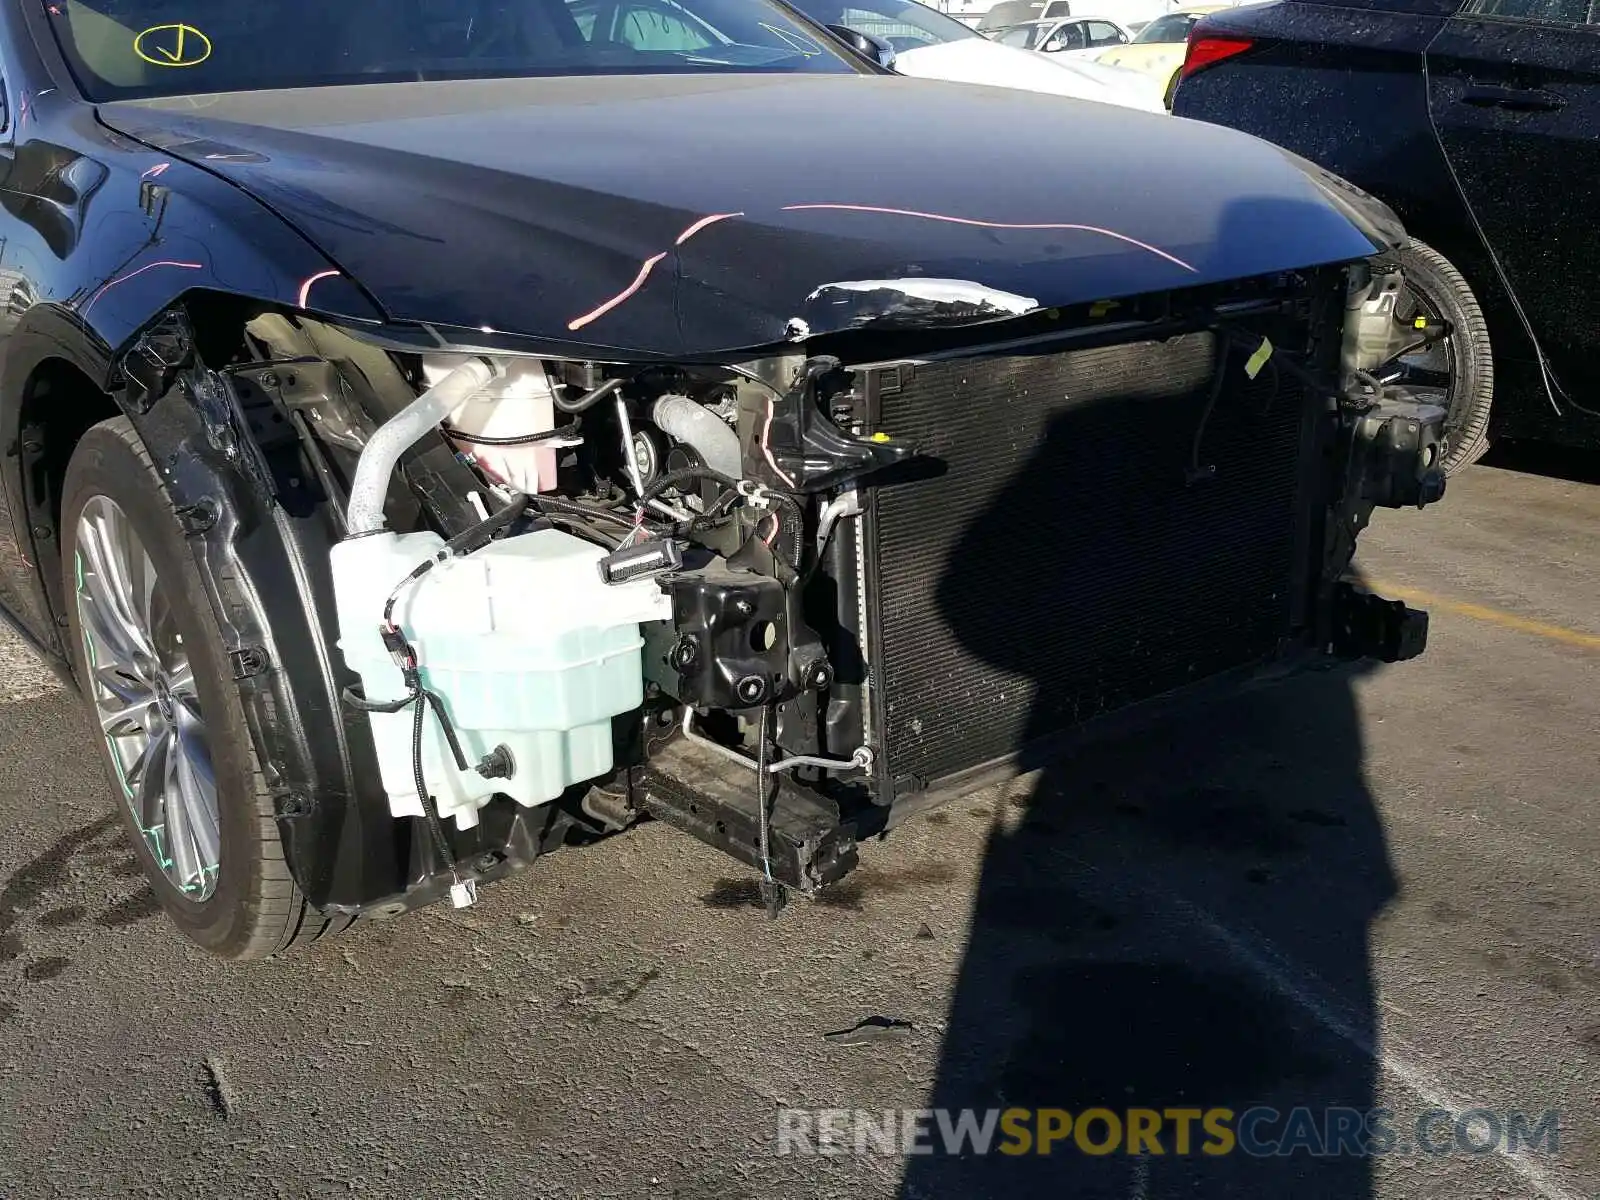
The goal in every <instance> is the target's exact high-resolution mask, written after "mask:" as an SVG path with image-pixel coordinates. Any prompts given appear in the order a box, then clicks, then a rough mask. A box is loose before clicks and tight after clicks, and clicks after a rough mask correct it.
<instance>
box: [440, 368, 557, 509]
mask: <svg viewBox="0 0 1600 1200" xmlns="http://www.w3.org/2000/svg"><path fill="white" fill-rule="evenodd" d="M469 358H470V356H469V355H465V354H430V355H428V356H427V357H426V358H424V359H423V361H422V379H423V384H424V385H425V386H427V387H432V386H433V385H434V384H436V383H438V382H439V381H440V380H441V379H443V378H444V377H445V376H446V375H449V374H450V372H451V371H453V370H455V369H456V368H457V367H459V366H460V365H461V364H462V363H464V362H466V361H468V359H469ZM500 362H501V365H502V366H503V367H504V374H502V375H499V376H497V377H496V378H494V379H493V380H491V381H490V382H489V384H488V385H487V386H486V387H484V388H483V389H482V390H481V391H479V392H477V393H476V394H475V395H474V396H472V397H471V398H470V399H468V400H467V401H466V402H465V403H464V404H462V405H461V406H460V407H459V408H457V409H456V410H455V411H454V412H452V413H451V414H450V415H449V416H448V417H446V418H445V426H446V429H445V432H446V433H451V434H455V435H456V446H457V448H458V449H460V450H461V451H463V452H464V453H467V454H470V455H471V456H472V458H473V460H474V461H475V462H476V463H477V465H478V467H479V468H480V469H481V470H483V472H484V473H485V474H487V475H489V476H490V477H492V478H493V479H495V480H498V481H499V482H501V483H504V484H505V485H506V486H508V487H511V488H514V489H515V490H517V491H519V492H523V493H525V494H529V493H533V492H548V491H549V490H550V489H551V488H553V487H555V484H556V452H555V450H553V449H551V448H550V447H548V446H539V445H537V444H534V445H528V446H505V445H495V444H494V441H497V440H500V439H505V438H519V437H526V436H527V435H528V434H530V433H548V432H549V431H550V430H552V429H554V428H555V415H556V409H555V401H554V399H553V396H552V393H551V388H550V381H549V379H548V378H546V376H545V372H544V367H543V365H542V364H541V363H540V362H539V360H538V359H536V358H506V359H502V360H500ZM477 439H491V440H477Z"/></svg>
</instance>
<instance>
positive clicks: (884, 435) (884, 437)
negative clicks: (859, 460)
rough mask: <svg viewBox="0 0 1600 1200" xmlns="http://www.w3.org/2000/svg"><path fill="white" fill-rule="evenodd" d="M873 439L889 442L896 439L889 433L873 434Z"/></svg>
mask: <svg viewBox="0 0 1600 1200" xmlns="http://www.w3.org/2000/svg"><path fill="white" fill-rule="evenodd" d="M872 440H873V441H875V442H889V441H893V440H894V439H893V438H891V437H890V436H889V435H888V434H887V433H875V434H873V435H872Z"/></svg>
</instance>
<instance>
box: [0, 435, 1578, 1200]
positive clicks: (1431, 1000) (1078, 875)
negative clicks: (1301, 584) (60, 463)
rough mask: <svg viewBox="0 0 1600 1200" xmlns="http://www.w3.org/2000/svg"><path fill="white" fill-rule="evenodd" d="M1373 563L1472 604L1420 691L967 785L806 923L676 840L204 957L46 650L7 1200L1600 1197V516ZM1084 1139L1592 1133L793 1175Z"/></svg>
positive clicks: (1476, 521) (1504, 524) (1250, 705)
mask: <svg viewBox="0 0 1600 1200" xmlns="http://www.w3.org/2000/svg"><path fill="white" fill-rule="evenodd" d="M1358 565H1359V566H1360V568H1361V570H1362V571H1363V572H1364V573H1365V574H1366V575H1367V576H1368V577H1369V578H1371V579H1374V580H1382V581H1384V582H1385V583H1389V584H1392V585H1394V586H1396V587H1402V588H1406V589H1409V590H1411V591H1414V592H1417V593H1426V594H1428V595H1431V596H1434V597H1437V598H1439V599H1440V600H1441V601H1442V602H1443V604H1442V605H1441V606H1437V607H1435V609H1434V619H1433V630H1432V635H1431V644H1430V648H1429V651H1428V653H1427V655H1426V656H1425V657H1424V658H1423V659H1421V660H1419V661H1417V662H1413V663H1409V664H1403V665H1400V666H1396V667H1390V668H1378V669H1363V670H1355V671H1351V670H1344V669H1341V670H1335V671H1328V672H1322V673H1318V674H1315V675H1308V676H1302V677H1299V678H1296V679H1293V680H1290V681H1287V682H1282V683H1278V684H1273V685H1271V686H1266V687H1258V688H1253V689H1251V690H1249V691H1247V692H1244V693H1242V694H1240V695H1238V696H1236V697H1234V698H1232V699H1230V700H1228V701H1226V702H1224V703H1221V704H1216V705H1208V706H1206V707H1205V708H1204V709H1203V710H1200V711H1194V712H1189V713H1186V714H1184V715H1182V716H1181V717H1179V718H1177V719H1174V720H1172V721H1169V722H1167V723H1165V724H1163V725H1162V726H1161V727H1159V728H1157V729H1155V730H1149V731H1145V732H1143V733H1142V734H1139V735H1137V736H1130V737H1127V738H1125V739H1123V740H1121V741H1118V742H1112V743H1108V744H1105V745H1102V746H1099V747H1097V748H1095V749H1094V750H1092V751H1086V752H1084V753H1083V754H1080V755H1079V756H1078V757H1077V758H1075V759H1074V760H1073V761H1071V762H1069V763H1066V764H1063V765H1062V766H1060V767H1058V768H1052V769H1051V770H1050V771H1048V772H1045V773H1043V774H1038V775H1033V776H1029V777H1026V778H1024V779H1022V780H1019V781H1016V782H1015V783H1013V784H1011V785H1009V786H1008V787H1006V788H1004V789H998V790H991V791H988V792H984V793H979V794H976V795H973V796H971V797H969V798H967V799H965V800H962V801H959V802H956V803H954V804H951V805H949V806H948V807H946V808H944V809H942V810H939V811H937V812H935V813H933V814H931V815H929V816H926V817H924V818H921V819H918V820H917V821H915V822H914V823H912V824H911V825H910V826H909V827H907V828H905V829H903V830H900V831H897V832H896V833H895V834H894V835H893V836H892V837H891V838H890V839H889V840H888V841H887V842H885V843H883V844H877V843H874V844H871V845H868V846H867V847H865V848H864V852H863V856H862V857H863V865H862V867H861V869H860V870H859V871H858V872H857V873H856V874H855V875H854V876H852V877H851V878H850V879H848V880H847V881H846V882H845V883H844V884H843V885H841V886H840V887H839V888H838V889H837V890H836V891H835V892H834V893H832V894H831V895H830V896H828V897H826V898H825V900H824V901H823V902H822V903H817V904H806V903H799V904H796V905H794V906H792V907H791V908H790V910H789V911H788V912H786V913H785V914H784V915H783V917H782V918H781V919H780V920H779V921H777V922H776V923H769V922H768V921H767V920H766V918H765V915H764V914H763V913H762V912H761V911H760V910H758V909H757V908H756V907H755V903H754V899H755V893H754V888H753V886H752V884H751V881H750V878H749V875H748V873H747V872H744V871H743V870H742V869H740V868H739V867H737V866H736V865H735V864H733V863H732V862H731V861H729V860H725V859H723V858H721V857H719V856H718V855H717V854H715V853H713V852H712V851H710V850H709V849H706V848H704V847H702V846H700V845H699V844H698V843H695V842H693V841H691V840H689V839H687V838H686V837H684V836H682V835H680V834H677V833H674V832H672V831H671V830H668V829H666V828H663V827H660V826H646V827H643V828H640V829H637V830H635V831H633V832H632V833H630V834H628V835H627V836H624V837H619V838H614V839H611V840H610V841H607V842H605V843H603V844H601V845H598V846H595V847H590V848H587V849H585V850H582V851H563V852H562V853H560V854H557V855H554V856H552V857H550V858H548V859H546V860H543V861H542V862H540V863H539V864H537V865H536V867H535V868H534V869H533V870H532V871H530V872H529V873H528V874H526V875H524V876H523V877H521V878H519V879H517V880H515V881H512V882H510V883H508V884H505V885H502V886H499V887H496V888H493V889H489V890H486V891H485V893H484V895H483V898H482V901H481V903H480V904H479V905H478V906H477V907H476V908H474V909H471V910H467V911H463V912H450V911H442V910H435V911H428V912H424V913H419V914H415V915H413V916H411V917H407V918H404V919H401V920H397V921H393V922H389V923H382V924H370V925H366V926H362V927H358V928H356V929H354V930H352V931H351V932H350V933H348V934H346V935H345V936H343V937H342V938H339V939H335V940H332V941H330V942H328V943H325V944H322V945H318V946H316V947H313V948H312V950H311V952H309V953H306V954H303V955H301V956H299V957H296V958H292V959H290V960H287V961H279V962H271V963H265V964H250V965H239V966H234V965H228V964H224V963H217V962H213V961H210V960H207V959H206V958H204V957H202V956H201V955H200V954H199V953H197V952H195V951H192V950H190V949H189V948H187V947H186V946H185V945H183V944H181V943H180V942H179V941H178V940H177V938H176V937H175V936H174V935H173V934H172V933H170V932H169V930H168V928H167V926H166V925H165V923H164V921H163V920H162V919H161V918H160V916H159V914H158V912H157V909H156V906H155V904H154V901H153V899H152V897H151V895H150V893H149V891H148V889H147V888H146V886H145V884H144V882H143V881H142V879H140V878H139V877H138V875H137V872H136V870H135V868H134V865H133V859H132V856H131V854H130V853H129V851H128V849H127V848H126V847H125V845H124V842H123V835H122V833H121V829H120V827H119V826H117V825H116V824H115V823H114V821H113V819H112V817H111V811H112V810H111V809H110V807H109V806H110V803H111V797H110V793H109V792H108V790H107V788H106V786H105V784H104V782H103V779H102V777H101V776H100V774H99V773H98V771H97V769H96V767H95V764H94V760H93V758H92V757H91V754H92V752H91V750H90V749H89V741H88V735H87V733H86V726H85V723H84V722H83V720H82V719H81V718H80V716H79V714H78V710H77V708H76V706H75V701H74V700H73V699H72V698H71V697H69V696H68V695H66V694H65V693H63V692H62V691H61V690H59V688H58V687H57V686H56V685H55V683H54V682H53V680H52V678H51V677H50V676H49V675H48V674H47V673H45V672H43V671H41V670H40V669H38V668H37V667H36V666H34V665H33V664H32V663H31V662H30V661H29V660H28V658H27V655H26V652H25V651H23V650H21V649H20V648H19V647H17V646H16V645H15V644H14V643H11V642H7V643H5V646H4V648H3V657H0V663H3V665H4V671H3V673H0V829H4V830H5V831H6V837H5V839H4V841H3V842H0V1038H4V1042H5V1044H6V1046H7V1047H8V1049H9V1053H7V1054H5V1055H4V1056H3V1058H4V1061H3V1062H0V1094H3V1096H4V1098H5V1103H4V1105H3V1107H0V1196H3V1197H7V1198H9V1197H28V1198H30V1200H35V1198H38V1197H48V1196H64V1197H66V1196H70V1197H75V1198H78V1197H102V1196H104V1197H129V1196H161V1197H167V1196H228V1197H243V1196H249V1197H255V1196H290V1197H302V1196H322V1195H330V1196H331V1195H340V1196H348V1195H356V1196H372V1197H390V1196H394V1197H400V1196H404V1197H418V1198H423V1197H426V1198H430V1200H431V1198H434V1197H439V1198H453V1197H634V1196H639V1197H655V1196H660V1197H679V1198H683V1200H689V1198H693V1200H769V1198H771V1200H785V1198H790V1197H793V1198H796V1200H799V1198H802V1197H806V1198H810V1197H818V1198H833V1197H839V1198H844V1197H848V1198H849V1200H877V1198H880V1197H896V1196H900V1197H906V1198H907V1200H912V1198H919V1197H946V1196H948V1197H955V1198H958V1200H965V1198H967V1197H984V1196H996V1197H1015V1196H1029V1195H1046V1196H1073V1197H1079V1196H1085V1197H1087V1196H1126V1197H1167V1196H1173V1197H1176V1196H1199V1197H1212V1196H1215V1197H1224V1196H1226V1197H1256V1196H1260V1197H1263V1198H1265V1197H1272V1198H1274V1200H1276V1198H1279V1197H1285V1196H1294V1197H1296V1198H1297V1200H1298V1198H1300V1197H1314V1196H1328V1197H1339V1198H1340V1200H1346V1198H1350V1197H1356V1198H1359V1197H1364V1196H1371V1197H1382V1198H1385V1200H1388V1198H1402V1197H1403V1198H1411V1197H1434V1196H1437V1197H1448V1198H1450V1200H1461V1198H1471V1197H1479V1196H1483V1197H1491V1196H1493V1197H1524V1196H1540V1197H1555V1198H1560V1200H1573V1198H1577V1197H1595V1196H1600V1136H1597V1134H1600V1131H1597V1127H1596V1111H1597V1103H1596V1102H1597V1099H1600V921H1597V916H1600V901H1597V889H1596V883H1597V879H1600V826H1597V822H1596V820H1595V814H1596V809H1597V791H1600V788H1597V782H1600V757H1597V756H1600V749H1597V747H1600V736H1597V735H1600V688H1597V687H1596V686H1595V682H1596V666H1597V664H1600V599H1597V597H1600V487H1596V486H1594V484H1593V483H1592V482H1584V481H1581V480H1579V481H1571V480H1568V479H1564V478H1561V477H1554V476H1546V475H1539V474H1531V473H1523V472H1519V471H1515V470H1508V469H1503V468H1496V467H1493V466H1484V467H1480V468H1477V469H1474V470H1472V471H1470V472H1468V473H1467V474H1466V475H1464V476H1463V477H1461V478H1459V479H1458V480H1455V481H1453V482H1452V484H1451V488H1450V495H1449V496H1448V497H1447V501H1446V503H1445V504H1443V505H1440V506H1438V507H1437V508H1434V509H1430V510H1428V511H1425V512H1422V513H1416V512H1400V513H1395V512H1383V513H1380V514H1379V515H1378V518H1377V519H1376V522H1375V525H1374V527H1373V529H1372V530H1371V531H1370V533H1369V534H1368V535H1367V537H1366V539H1365V541H1364V544H1363V550H1362V554H1361V556H1360V561H1359V564H1358ZM874 1016H877V1017H883V1018H890V1019H892V1020H891V1021H890V1022H888V1023H886V1024H887V1027H884V1028H878V1029H876V1030H868V1031H867V1032H866V1033H864V1034H858V1035H854V1036H846V1037H835V1038H829V1037H828V1036H827V1035H828V1034H838V1033H840V1032H841V1031H844V1030H848V1029H850V1028H851V1027H853V1026H855V1025H856V1024H857V1022H860V1021H862V1020H863V1019H864V1018H869V1017H874ZM1090 1104H1109V1105H1111V1106H1113V1107H1125V1106H1130V1105H1136V1106H1146V1105H1149V1106H1153V1107H1158V1108H1159V1107H1162V1106H1170V1105H1173V1104H1193V1105H1196V1106H1203V1107H1204V1106H1213V1105H1224V1106H1229V1107H1233V1108H1235V1109H1243V1108H1246V1107H1249V1106H1250V1105H1251V1104H1266V1105H1271V1106H1274V1107H1276V1108H1278V1109H1280V1110H1288V1109H1291V1108H1293V1107H1294V1106H1296V1105H1306V1106H1310V1107H1312V1108H1317V1109H1321V1108H1325V1107H1327V1106H1329V1105H1337V1106H1347V1107H1356V1108H1372V1107H1383V1108H1386V1109H1388V1110H1390V1111H1391V1112H1392V1113H1393V1114H1394V1124H1395V1126H1396V1127H1397V1128H1398V1129H1399V1130H1401V1131H1402V1133H1404V1132H1405V1131H1406V1130H1408V1129H1410V1128H1411V1127H1412V1126H1414V1124H1415V1122H1416V1121H1417V1120H1418V1119H1419V1117H1420V1116H1421V1115H1423V1114H1425V1113H1427V1112H1428V1111H1429V1110H1432V1109H1440V1108H1442V1109H1445V1110H1448V1111H1451V1112H1455V1113H1459V1112H1462V1111H1464V1110H1468V1109H1473V1108H1483V1109H1489V1110H1491V1111H1492V1112H1494V1113H1495V1114H1498V1115H1499V1116H1500V1117H1502V1118H1506V1117H1507V1114H1509V1113H1511V1112H1512V1111H1513V1110H1516V1111H1521V1112H1523V1113H1529V1114H1534V1113H1542V1112H1544V1111H1546V1110H1552V1109H1554V1110H1559V1113H1560V1136H1559V1146H1558V1148H1557V1149H1556V1150H1555V1151H1553V1152H1551V1151H1548V1150H1546V1151H1542V1152H1538V1153H1531V1154H1530V1153H1522V1154H1501V1153H1497V1152H1494V1151H1493V1150H1491V1151H1490V1152H1487V1153H1483V1154H1473V1153H1467V1152H1464V1151H1460V1150H1459V1149H1458V1150H1457V1151H1456V1152H1454V1153H1448V1154H1427V1153H1421V1152H1419V1151H1417V1150H1416V1149H1415V1148H1414V1147H1413V1148H1411V1149H1410V1150H1409V1151H1406V1152H1395V1153H1391V1154H1388V1155H1383V1156H1379V1157H1375V1158H1365V1159H1363V1158H1355V1157H1349V1156H1346V1157H1340V1158H1315V1157H1311V1156H1308V1155H1305V1154H1299V1155H1289V1156H1281V1157H1273V1158H1260V1157H1254V1156H1249V1155H1244V1154H1241V1153H1235V1154H1232V1155H1228V1156H1223V1157H1217V1158H1210V1157H1206V1156H1202V1155H1188V1156H1182V1155H1175V1154H1168V1155H1166V1156H1162V1157H1153V1158H1141V1159H1135V1158H1130V1157H1125V1156H1121V1155H1109V1156H1105V1157H1091V1156H1086V1155H1083V1154H1080V1153H1072V1152H1063V1151H1062V1150H1060V1149H1058V1150H1057V1152H1056V1153H1054V1154H1053V1155H1052V1156H1050V1157H1048V1158H1044V1157H1037V1156H1035V1157H1029V1158H1017V1159H1011V1158H1004V1159H1002V1158H1001V1157H1000V1156H992V1155H991V1156H987V1157H977V1156H968V1157H964V1158H959V1159H951V1158H947V1157H944V1156H911V1157H909V1158H906V1159H902V1158H900V1157H898V1156H886V1155H883V1154H866V1155H860V1156H854V1155H852V1156H847V1157H816V1156H804V1155H786V1156H778V1155H776V1154H775V1151H774V1147H775V1129H776V1112H777V1110H778V1109H779V1108H780V1107H782V1106H789V1105H801V1106H823V1107H839V1108H859V1109H869V1110H881V1109H885V1108H900V1107H912V1108H917V1107H929V1106H955V1107H960V1106H963V1105H970V1106H975V1107H980V1108H988V1107H997V1106H1005V1105H1030V1106H1059V1107H1062V1108H1066V1109H1069V1110H1073V1111H1078V1110H1081V1109H1082V1108H1084V1107H1085V1106H1087V1105H1090ZM1507 1119H1508V1118H1507ZM1402 1140H1404V1139H1402Z"/></svg>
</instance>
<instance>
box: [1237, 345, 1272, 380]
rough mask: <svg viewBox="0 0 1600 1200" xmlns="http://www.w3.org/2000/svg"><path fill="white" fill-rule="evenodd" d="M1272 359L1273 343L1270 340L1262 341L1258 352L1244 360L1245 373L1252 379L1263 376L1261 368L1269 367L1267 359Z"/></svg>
mask: <svg viewBox="0 0 1600 1200" xmlns="http://www.w3.org/2000/svg"><path fill="white" fill-rule="evenodd" d="M1271 357H1272V342H1271V340H1270V339H1268V338H1262V339H1261V345H1259V346H1257V347H1256V352H1255V353H1254V354H1252V355H1251V356H1250V357H1249V358H1247V359H1245V360H1244V373H1245V374H1246V375H1248V376H1249V377H1250V378H1251V379H1254V378H1255V377H1256V376H1257V375H1259V374H1261V368H1262V367H1264V366H1266V365H1267V359H1269V358H1271Z"/></svg>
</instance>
